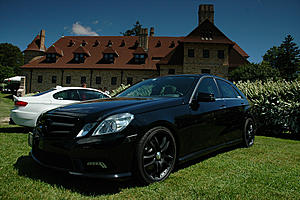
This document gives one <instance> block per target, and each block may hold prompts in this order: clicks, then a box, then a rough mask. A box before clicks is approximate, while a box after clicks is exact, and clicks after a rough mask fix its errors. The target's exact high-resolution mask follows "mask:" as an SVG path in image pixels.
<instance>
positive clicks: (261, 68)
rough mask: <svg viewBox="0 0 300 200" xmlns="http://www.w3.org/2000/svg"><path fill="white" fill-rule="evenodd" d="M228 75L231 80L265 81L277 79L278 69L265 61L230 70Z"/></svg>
mask: <svg viewBox="0 0 300 200" xmlns="http://www.w3.org/2000/svg"><path fill="white" fill-rule="evenodd" d="M229 76H230V79H231V80H232V81H247V80H249V81H256V80H262V81H266V80H269V79H275V80H276V79H278V77H279V71H278V69H276V68H272V67H271V66H270V65H269V63H267V62H262V63H259V64H254V63H249V64H245V65H243V66H240V67H238V68H236V69H235V70H233V71H231V72H230V73H229Z"/></svg>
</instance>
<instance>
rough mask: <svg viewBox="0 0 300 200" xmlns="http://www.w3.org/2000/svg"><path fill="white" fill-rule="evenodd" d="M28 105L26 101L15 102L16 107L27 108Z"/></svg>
mask: <svg viewBox="0 0 300 200" xmlns="http://www.w3.org/2000/svg"><path fill="white" fill-rule="evenodd" d="M27 104H28V103H27V102H25V101H15V106H26V105H27Z"/></svg>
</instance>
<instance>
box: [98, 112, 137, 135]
mask: <svg viewBox="0 0 300 200" xmlns="http://www.w3.org/2000/svg"><path fill="white" fill-rule="evenodd" d="M133 119H134V115H133V114H130V113H121V114H116V115H112V116H109V117H107V118H106V119H105V120H104V121H102V122H101V123H100V124H99V126H98V127H97V128H96V129H95V131H94V132H93V134H92V136H97V135H105V134H109V133H116V132H120V131H122V130H123V129H124V128H126V127H127V126H128V124H129V123H130V122H131V121H132V120H133Z"/></svg>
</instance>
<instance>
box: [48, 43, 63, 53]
mask: <svg viewBox="0 0 300 200" xmlns="http://www.w3.org/2000/svg"><path fill="white" fill-rule="evenodd" d="M46 53H55V54H58V55H60V56H63V55H64V53H63V51H62V50H61V49H59V48H57V47H56V46H54V45H52V46H51V47H49V48H48V49H47V51H46Z"/></svg>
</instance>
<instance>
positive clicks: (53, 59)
mask: <svg viewBox="0 0 300 200" xmlns="http://www.w3.org/2000/svg"><path fill="white" fill-rule="evenodd" d="M56 56H57V55H56V54H55V53H47V54H46V62H47V63H55V62H56Z"/></svg>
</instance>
